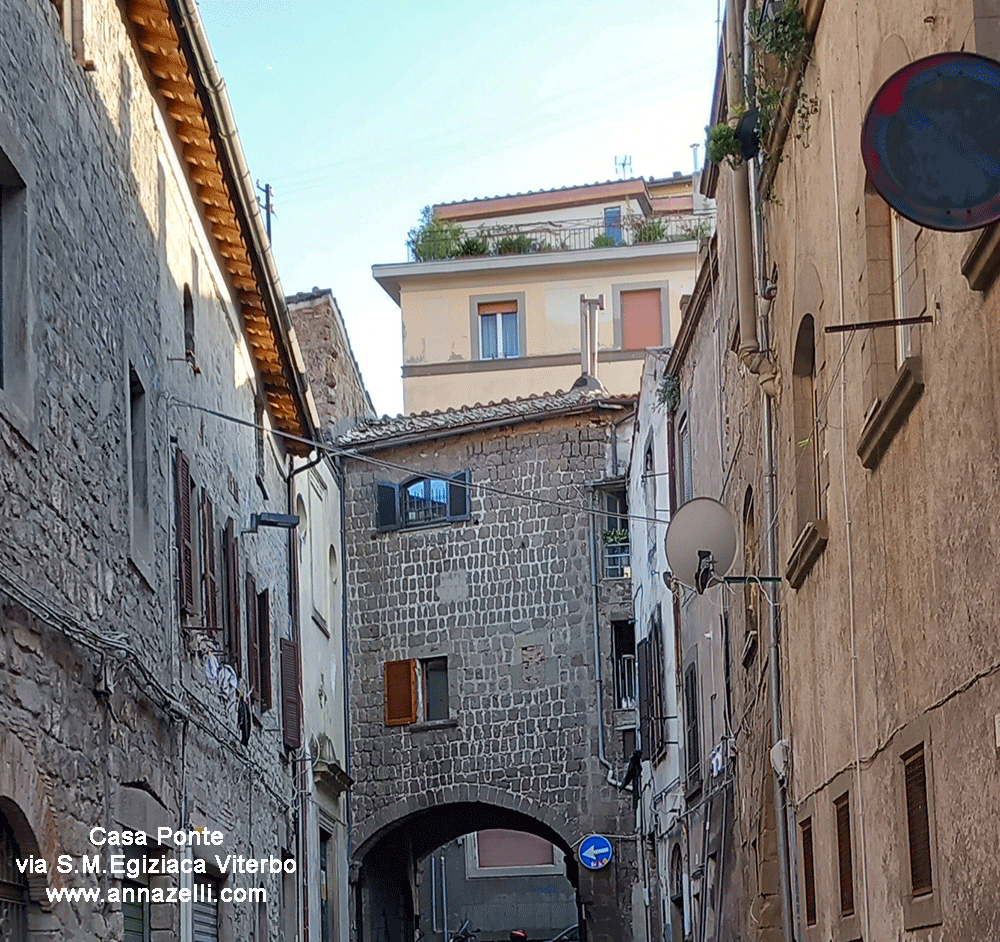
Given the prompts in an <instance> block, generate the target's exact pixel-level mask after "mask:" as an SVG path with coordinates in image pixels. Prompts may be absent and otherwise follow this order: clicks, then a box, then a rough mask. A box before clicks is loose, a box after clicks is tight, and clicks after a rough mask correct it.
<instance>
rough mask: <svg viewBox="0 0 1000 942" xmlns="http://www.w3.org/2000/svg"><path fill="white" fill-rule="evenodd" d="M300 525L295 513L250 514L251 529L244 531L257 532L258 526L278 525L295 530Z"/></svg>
mask: <svg viewBox="0 0 1000 942" xmlns="http://www.w3.org/2000/svg"><path fill="white" fill-rule="evenodd" d="M298 525H299V518H298V516H297V515H295V514H250V529H249V530H244V531H243V532H244V533H256V532H257V529H258V527H278V528H279V529H280V530H294V529H295V528H296V527H297V526H298Z"/></svg>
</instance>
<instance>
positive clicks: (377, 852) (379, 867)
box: [354, 801, 580, 942]
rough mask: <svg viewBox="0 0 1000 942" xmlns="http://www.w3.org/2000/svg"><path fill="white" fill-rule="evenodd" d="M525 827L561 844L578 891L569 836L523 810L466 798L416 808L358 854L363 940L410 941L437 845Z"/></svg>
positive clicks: (360, 940)
mask: <svg viewBox="0 0 1000 942" xmlns="http://www.w3.org/2000/svg"><path fill="white" fill-rule="evenodd" d="M491 829H504V830H510V831H524V832H527V833H529V834H534V835H536V836H537V837H541V838H544V839H545V840H547V841H549V842H550V843H552V844H553V845H554V846H555V847H557V848H559V849H560V850H561V851H562V852H563V854H564V855H565V856H564V860H565V862H566V876H567V879H568V880H569V882H570V884H571V885H572V887H573V889H574V890H575V891H576V892H577V911H578V913H579V911H580V895H579V879H580V873H579V869H578V866H577V863H576V860H575V858H574V856H573V848H572V847H571V846H570V843H569V841H568V840H567V839H566V836H565V835H564V834H562V833H560V832H559V831H557V830H556V829H555V828H553V827H552V826H551V825H549V824H547V823H545V822H544V821H542V820H539V819H538V818H535V817H532V816H531V815H529V814H526V813H524V812H522V811H517V810H514V809H511V808H504V807H502V806H497V805H490V804H487V803H484V802H477V801H465V802H453V803H447V804H440V805H435V806H432V807H427V808H422V809H420V810H418V811H414V812H412V813H410V814H408V815H406V816H405V817H402V818H400V819H398V820H396V821H393V822H391V823H390V824H388V825H386V826H384V827H383V828H381V829H380V830H379V831H377V832H376V833H375V834H373V835H372V836H371V837H369V839H368V840H367V841H365V842H364V843H363V844H361V845H360V846H359V847H358V849H357V850H356V852H355V854H354V863H355V865H356V866H355V871H356V873H357V875H358V876H357V883H356V886H355V894H356V895H355V905H356V919H357V922H356V925H357V927H358V934H357V938H358V942H403V940H406V942H409V940H410V939H412V938H413V933H414V929H415V927H416V920H417V915H418V907H417V906H416V904H415V900H416V898H417V894H416V883H415V881H416V872H417V864H418V862H419V861H420V860H421V859H422V858H424V857H426V856H427V855H428V854H430V853H431V852H432V851H434V850H436V849H437V848H438V847H441V846H443V845H444V844H447V843H449V842H450V841H453V840H454V839H455V838H458V837H461V836H462V835H463V834H469V833H471V832H473V831H484V830H491Z"/></svg>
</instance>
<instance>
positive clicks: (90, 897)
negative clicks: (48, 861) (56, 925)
mask: <svg viewBox="0 0 1000 942" xmlns="http://www.w3.org/2000/svg"><path fill="white" fill-rule="evenodd" d="M45 893H46V895H47V896H48V899H49V902H50V903H62V902H66V903H215V902H220V901H221V902H223V903H266V902H267V890H265V889H264V887H262V886H252V887H242V886H224V887H223V888H222V889H221V890H220V891H219V892H218V894H216V892H215V888H214V887H213V886H212V885H211V884H208V883H202V884H198V885H197V886H194V887H176V886H166V887H161V886H157V887H148V886H123V887H109V888H108V890H107V892H106V893H104V894H102V893H101V888H100V887H82V886H73V887H66V886H60V887H53V886H48V887H46V888H45Z"/></svg>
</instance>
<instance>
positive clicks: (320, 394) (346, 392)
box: [286, 288, 375, 434]
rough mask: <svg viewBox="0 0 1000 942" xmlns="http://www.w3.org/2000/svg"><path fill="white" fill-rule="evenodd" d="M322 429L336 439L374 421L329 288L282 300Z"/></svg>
mask: <svg viewBox="0 0 1000 942" xmlns="http://www.w3.org/2000/svg"><path fill="white" fill-rule="evenodd" d="M286 300H287V302H288V312H289V314H290V315H291V317H292V323H293V324H294V325H295V335H296V336H297V337H298V341H299V345H300V346H301V348H302V358H303V360H305V364H306V372H307V373H308V374H309V384H310V388H311V389H312V393H313V397H314V398H315V400H316V411H317V412H318V414H319V421H320V425H321V427H322V428H324V429H327V430H328V431H330V432H333V433H334V434H337V433H339V432H341V431H343V430H345V429H347V428H350V427H351V426H352V425H354V424H356V423H357V422H360V421H361V420H363V419H370V418H372V417H373V416H374V415H375V407H374V406H373V405H372V401H371V397H370V396H369V395H368V390H367V389H366V388H365V384H364V380H363V379H362V377H361V369H360V367H359V366H358V362H357V360H356V359H355V358H354V352H353V351H352V350H351V342H350V339H349V338H348V336H347V327H346V326H345V324H344V317H343V315H342V314H341V313H340V308H339V307H338V306H337V299H336V298H335V297H334V296H333V292H332V291H331V290H330V289H329V288H313V289H312V291H301V292H299V293H298V294H295V295H292V296H291V297H289V298H286Z"/></svg>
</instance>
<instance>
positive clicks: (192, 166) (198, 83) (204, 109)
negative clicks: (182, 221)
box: [125, 0, 314, 455]
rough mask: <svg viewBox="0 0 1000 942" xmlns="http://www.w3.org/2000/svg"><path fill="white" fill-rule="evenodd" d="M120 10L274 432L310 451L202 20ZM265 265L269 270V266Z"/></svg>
mask: <svg viewBox="0 0 1000 942" xmlns="http://www.w3.org/2000/svg"><path fill="white" fill-rule="evenodd" d="M125 10H126V15H127V17H128V19H129V20H130V21H131V23H132V25H133V27H134V28H135V35H136V45H137V47H138V49H139V50H140V52H141V54H142V56H143V57H144V60H145V63H146V66H147V68H148V71H149V74H150V76H151V77H152V80H153V84H154V85H155V88H156V91H157V92H158V93H159V95H160V96H161V97H162V100H163V110H164V112H165V113H166V116H167V117H168V118H169V120H170V121H171V122H172V123H173V128H174V132H175V134H176V135H177V138H178V140H180V141H181V142H182V146H181V147H180V148H179V154H178V156H179V157H180V158H181V162H182V165H183V166H184V167H185V169H186V171H187V173H188V177H189V180H190V181H191V184H192V190H193V192H194V193H195V195H196V197H197V199H198V201H199V203H200V204H201V207H202V211H203V212H204V215H205V218H206V219H207V220H208V221H209V224H210V225H209V226H208V231H209V233H210V235H211V237H212V239H213V241H214V243H215V248H216V251H217V252H218V254H219V256H220V258H221V259H222V262H223V267H224V269H225V270H226V272H227V274H228V275H229V278H230V279H231V281H232V284H233V286H234V288H235V290H236V293H237V298H238V303H239V306H240V310H241V316H242V320H243V325H244V330H245V332H246V334H247V339H248V345H249V349H250V354H251V357H252V359H253V361H254V365H255V367H256V368H257V371H258V373H259V374H260V379H261V383H262V385H263V387H264V390H265V397H266V399H267V401H268V406H269V408H270V411H271V412H272V414H273V416H274V419H275V425H276V430H277V431H278V432H279V433H284V434H285V435H286V436H290V437H288V438H286V439H285V443H286V447H287V449H288V451H289V452H291V453H292V454H296V455H305V454H308V453H309V452H310V451H311V450H312V446H311V445H310V444H308V441H309V440H310V439H311V438H312V437H313V434H314V432H313V429H314V419H313V416H312V414H311V405H310V397H309V396H308V393H307V390H306V385H305V379H304V375H303V374H302V369H301V367H299V366H298V365H297V364H296V363H295V362H294V361H295V355H294V352H293V349H292V344H290V343H289V341H288V338H287V337H286V336H285V333H287V328H283V327H282V320H281V316H282V315H281V312H280V311H278V310H274V309H273V308H274V307H275V305H276V304H280V303H282V302H281V298H280V290H276V286H275V285H271V284H270V280H269V276H268V274H267V272H268V264H265V263H264V262H263V260H261V259H259V258H258V257H257V256H258V251H257V249H255V248H254V247H255V246H257V245H258V243H259V239H256V240H255V237H254V233H253V231H252V229H253V226H252V223H251V221H250V218H249V213H248V211H247V209H246V207H245V206H244V207H243V209H242V210H241V209H240V207H241V206H242V204H243V203H245V202H246V199H247V197H246V194H244V193H242V192H241V189H240V185H239V183H238V182H237V178H238V176H239V175H238V173H237V171H236V169H235V167H234V166H233V165H232V163H231V161H230V158H229V154H228V153H227V151H226V146H227V145H226V142H225V141H224V135H223V133H222V132H221V130H220V128H221V126H222V124H223V121H222V118H221V117H220V111H221V110H222V107H221V106H220V105H219V104H218V103H217V101H216V97H217V96H215V95H214V93H211V92H210V91H209V88H208V80H207V76H205V75H203V74H202V73H200V72H199V63H198V58H199V55H201V56H202V58H204V52H205V50H201V51H199V50H197V49H196V48H195V46H193V45H192V43H194V44H197V42H199V41H200V39H199V36H198V35H195V36H194V37H193V38H192V33H195V34H198V33H200V23H197V24H195V26H196V28H195V29H191V23H190V22H189V21H185V15H186V14H185V13H184V11H183V10H181V9H180V7H179V5H178V4H177V3H176V0H125ZM194 16H195V18H196V17H197V14H194ZM182 34H183V36H184V39H182ZM196 53H197V54H196ZM240 159H242V158H240ZM238 162H239V161H238ZM265 253H266V249H265ZM270 267H271V271H273V264H271V266H270ZM276 296H277V299H278V300H277V301H276V300H275V297H276ZM255 340H256V342H254V341H255ZM296 439H301V440H303V441H297V440H296Z"/></svg>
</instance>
